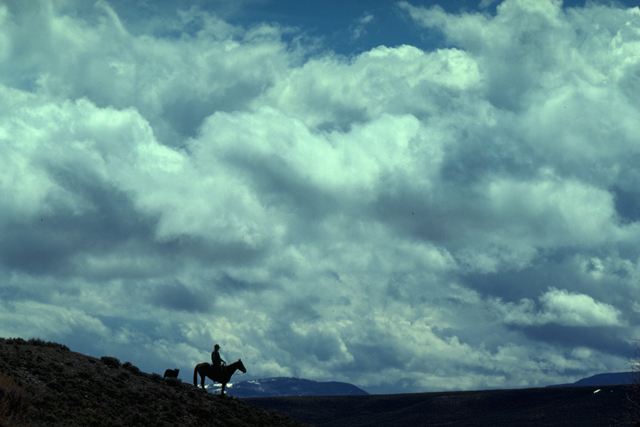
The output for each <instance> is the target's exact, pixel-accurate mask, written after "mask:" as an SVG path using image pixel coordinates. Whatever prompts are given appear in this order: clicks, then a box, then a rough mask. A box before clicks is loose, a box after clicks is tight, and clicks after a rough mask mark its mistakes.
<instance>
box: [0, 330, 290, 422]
mask: <svg viewBox="0 0 640 427" xmlns="http://www.w3.org/2000/svg"><path fill="white" fill-rule="evenodd" d="M44 425H46V426H89V425H90V426H105V427H107V426H218V427H223V426H234V427H242V426H291V427H294V426H302V424H300V423H298V422H296V421H294V420H292V419H290V418H286V417H281V416H279V415H277V414H276V413H274V412H267V411H264V410H262V409H259V408H257V407H255V406H251V405H247V404H246V403H244V402H243V401H242V400H239V399H236V398H232V397H226V398H221V397H220V396H216V395H212V394H209V393H206V392H205V391H204V390H202V389H197V388H195V387H194V386H193V385H190V384H184V383H182V382H181V381H180V380H176V379H171V380H163V378H162V376H161V375H159V374H147V373H144V372H141V371H140V370H139V369H138V368H137V367H136V366H134V365H132V364H131V363H128V362H125V363H124V364H121V363H120V361H119V360H118V359H115V358H113V357H103V358H101V359H96V358H93V357H89V356H86V355H83V354H79V353H76V352H73V351H70V350H69V349H68V348H67V347H66V346H64V345H61V344H56V343H51V342H44V341H41V340H33V339H32V340H29V341H25V340H23V339H21V338H16V339H3V338H0V426H3V427H4V426H16V427H21V426H32V427H37V426H44Z"/></svg>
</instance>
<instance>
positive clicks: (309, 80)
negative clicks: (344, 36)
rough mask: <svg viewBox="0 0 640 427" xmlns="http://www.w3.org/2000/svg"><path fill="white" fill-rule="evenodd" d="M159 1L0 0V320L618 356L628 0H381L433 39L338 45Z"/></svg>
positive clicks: (112, 334) (561, 365) (433, 385)
mask: <svg viewBox="0 0 640 427" xmlns="http://www.w3.org/2000/svg"><path fill="white" fill-rule="evenodd" d="M484 3H485V4H486V2H484ZM156 7H157V8H160V9H162V11H163V12H162V13H160V12H158V14H154V15H153V16H152V17H149V18H145V17H144V15H131V13H133V12H127V11H128V10H129V9H127V8H126V7H125V6H123V4H121V3H118V2H114V3H107V2H99V3H98V4H97V5H96V6H95V7H94V6H93V5H91V7H89V6H87V5H85V4H84V3H82V2H66V3H64V4H58V3H56V4H54V3H52V2H48V1H45V0H42V1H39V2H35V3H33V4H30V5H23V4H21V3H20V4H18V3H15V2H8V3H3V4H2V5H1V11H2V13H0V19H2V25H0V56H1V57H2V61H0V92H1V93H0V110H1V111H2V114H1V115H0V149H1V150H2V152H3V156H2V157H0V227H1V231H2V236H3V237H2V239H1V240H0V295H1V296H2V299H3V304H4V308H5V309H6V310H4V311H3V313H6V314H5V315H4V316H3V317H0V335H23V336H27V337H28V336H31V335H33V336H40V337H42V338H45V339H58V340H61V341H64V342H65V344H67V345H69V346H70V347H71V348H72V349H74V350H80V351H85V352H88V353H90V354H93V355H98V356H102V355H107V354H109V355H116V356H117V357H120V358H121V359H130V360H131V361H132V363H134V364H136V365H139V366H140V367H141V368H144V369H149V370H156V371H158V372H161V371H162V369H165V368H166V367H167V366H165V365H168V366H169V367H171V368H175V367H179V366H182V364H187V365H193V364H195V363H196V362H200V361H203V360H207V359H208V357H209V353H210V351H211V348H212V346H213V344H215V343H219V344H221V345H222V348H223V356H224V357H225V358H226V359H227V360H233V359H234V358H238V357H242V359H243V360H244V361H246V362H247V366H248V367H250V368H249V370H250V372H251V375H254V376H256V377H268V376H292V375H295V376H301V377H306V378H311V379H323V380H331V379H337V380H343V381H349V382H353V383H355V384H358V385H359V386H362V387H365V388H366V389H367V390H371V391H377V392H399V391H407V392H409V391H424V390H434V389H443V388H450V389H466V388H486V387H520V386H532V385H546V384H549V383H560V382H570V381H571V380H572V379H574V378H575V379H577V378H576V377H579V376H587V375H590V374H594V373H598V372H603V371H607V370H619V369H623V368H624V366H625V362H626V360H625V354H626V353H625V352H627V351H630V349H631V346H630V344H629V342H628V339H627V338H626V337H629V336H637V334H638V330H637V328H635V327H634V326H633V325H634V324H636V323H637V321H638V320H639V319H640V313H639V311H638V309H637V304H635V303H634V301H636V300H637V299H638V295H637V292H636V289H637V286H636V285H637V277H638V274H639V273H640V263H639V261H638V260H639V259H640V252H639V251H638V249H637V245H636V242H637V240H638V237H639V232H640V224H639V223H638V220H637V219H638V215H637V213H636V212H635V210H634V209H635V208H634V207H636V206H637V205H638V200H640V193H639V192H638V190H637V188H638V184H639V178H640V176H639V175H638V173H637V166H636V165H637V164H638V153H637V135H638V134H640V127H639V126H640V125H638V123H640V121H639V120H638V119H639V117H640V112H639V110H638V105H640V103H639V102H638V101H639V100H638V99H637V95H636V94H637V93H639V92H638V89H639V88H638V85H639V83H640V82H639V81H638V79H637V75H638V70H639V69H640V68H639V67H640V58H639V57H637V56H634V55H630V54H629V53H628V52H636V51H639V50H640V42H639V40H640V39H639V37H640V30H639V28H640V13H639V12H638V10H637V8H636V9H620V8H615V7H609V6H604V5H597V4H588V5H587V6H585V7H582V8H571V9H570V8H564V9H563V8H562V7H561V4H560V3H559V2H554V1H540V2H537V3H535V4H534V3H531V2H527V1H519V0H506V1H504V2H502V3H501V4H500V5H499V6H498V8H497V10H496V15H495V16H489V15H485V14H480V13H462V14H449V13H447V12H445V11H444V10H443V9H441V8H438V7H434V8H430V9H426V8H422V7H417V6H413V5H411V4H410V3H407V2H403V3H401V9H402V10H403V11H405V13H406V14H407V16H408V17H409V18H410V19H412V20H413V21H414V22H415V23H416V24H417V25H418V26H419V28H421V31H424V32H425V34H426V35H427V36H428V35H429V34H432V33H433V32H439V33H440V34H442V36H443V37H444V40H445V43H446V45H444V46H440V49H433V50H423V49H420V48H419V47H416V46H409V45H401V46H396V47H390V46H379V47H377V48H374V49H371V50H368V51H366V52H363V53H361V54H357V55H352V56H348V57H347V56H340V55H336V54H333V53H331V52H324V51H322V49H318V48H317V43H321V42H320V41H318V40H315V41H312V42H310V43H309V44H306V43H307V41H305V40H307V39H305V38H303V37H297V36H298V35H299V34H298V33H295V34H294V35H293V36H291V31H295V30H291V29H285V28H283V27H280V26H278V25H277V24H260V25H257V26H253V27H243V26H241V25H232V24H230V23H228V22H226V21H225V20H223V19H222V18H221V16H230V15H223V14H216V13H213V12H212V11H210V10H206V8H205V7H204V6H202V8H200V9H198V8H191V9H186V10H182V11H180V12H174V11H170V9H168V8H169V6H167V4H164V3H163V4H162V5H159V6H156ZM160 9H158V10H160ZM127 13H130V15H127ZM361 16H362V19H361V22H360V23H361V24H362V25H365V24H366V25H369V24H370V23H371V22H373V21H372V20H375V18H374V17H372V16H373V15H367V14H365V15H361ZM285 35H286V37H285ZM292 39H293V41H290V42H287V41H286V40H292ZM37 312H43V313H45V314H46V315H45V316H44V317H43V319H44V320H42V321H41V320H38V319H37V315H35V314H34V313H37ZM585 355H589V357H586V356H585ZM629 355H630V354H629ZM138 360H139V361H138ZM187 371H188V369H184V372H187Z"/></svg>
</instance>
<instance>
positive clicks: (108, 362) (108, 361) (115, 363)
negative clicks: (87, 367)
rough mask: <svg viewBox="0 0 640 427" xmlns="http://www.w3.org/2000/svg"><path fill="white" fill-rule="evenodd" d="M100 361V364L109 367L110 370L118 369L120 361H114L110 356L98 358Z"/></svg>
mask: <svg viewBox="0 0 640 427" xmlns="http://www.w3.org/2000/svg"><path fill="white" fill-rule="evenodd" d="M100 360H102V363H104V364H105V365H107V366H109V367H111V368H118V367H120V360H118V359H116V358H115V357H111V356H102V357H101V358H100Z"/></svg>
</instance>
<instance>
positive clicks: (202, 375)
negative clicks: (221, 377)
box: [200, 372, 207, 391]
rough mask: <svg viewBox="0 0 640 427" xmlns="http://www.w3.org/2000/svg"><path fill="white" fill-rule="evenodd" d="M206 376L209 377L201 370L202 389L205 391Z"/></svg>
mask: <svg viewBox="0 0 640 427" xmlns="http://www.w3.org/2000/svg"><path fill="white" fill-rule="evenodd" d="M205 378H207V376H206V375H205V374H204V372H200V387H202V389H203V390H204V391H207V389H206V388H204V380H205Z"/></svg>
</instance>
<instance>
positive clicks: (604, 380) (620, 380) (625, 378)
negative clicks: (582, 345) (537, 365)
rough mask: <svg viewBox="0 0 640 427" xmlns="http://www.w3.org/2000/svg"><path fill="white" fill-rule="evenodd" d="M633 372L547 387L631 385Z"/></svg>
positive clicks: (593, 377)
mask: <svg viewBox="0 0 640 427" xmlns="http://www.w3.org/2000/svg"><path fill="white" fill-rule="evenodd" d="M632 375H633V373H632V372H614V373H609V374H598V375H594V376H592V377H588V378H583V379H581V380H578V381H576V382H575V383H571V384H556V385H550V386H547V387H577V386H605V385H622V384H631V382H632V381H631V379H632Z"/></svg>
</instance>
